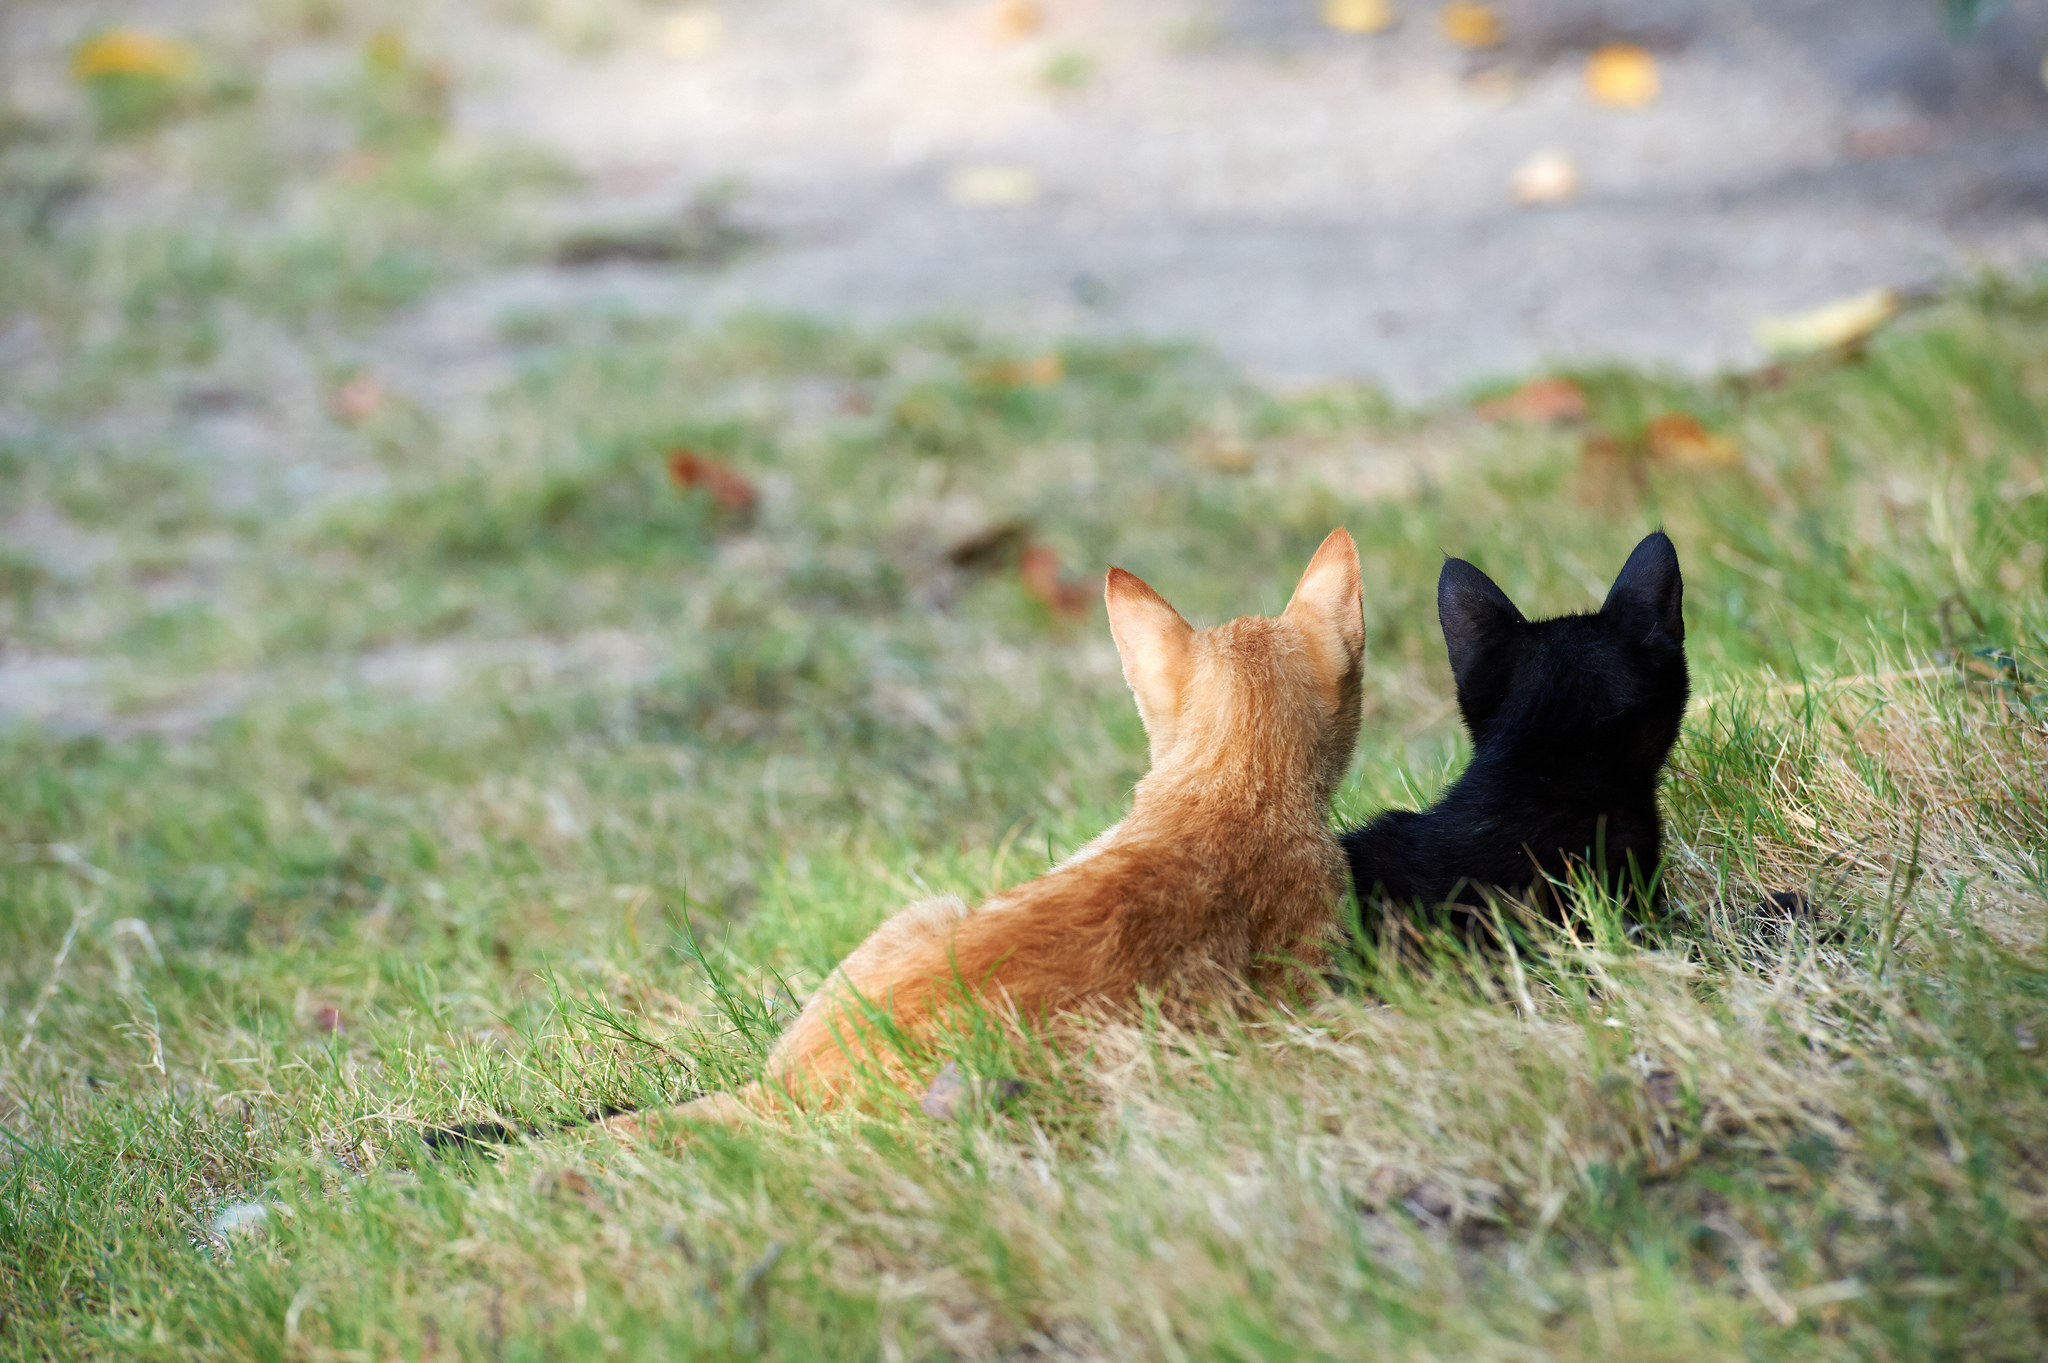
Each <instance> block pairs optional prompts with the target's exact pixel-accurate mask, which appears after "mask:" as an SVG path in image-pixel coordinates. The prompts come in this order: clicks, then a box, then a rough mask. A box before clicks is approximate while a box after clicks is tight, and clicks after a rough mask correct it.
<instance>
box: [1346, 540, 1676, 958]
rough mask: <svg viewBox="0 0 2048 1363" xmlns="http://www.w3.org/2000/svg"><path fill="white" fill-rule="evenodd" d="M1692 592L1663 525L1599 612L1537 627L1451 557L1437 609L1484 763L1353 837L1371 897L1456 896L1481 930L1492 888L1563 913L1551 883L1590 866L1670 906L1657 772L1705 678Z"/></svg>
mask: <svg viewBox="0 0 2048 1363" xmlns="http://www.w3.org/2000/svg"><path fill="white" fill-rule="evenodd" d="M1683 597H1684V584H1683V583H1682V582H1681V581H1680V579H1679V574H1678V552H1677V550H1675V549H1673V548H1672V546H1671V541H1670V539H1669V538H1667V537H1666V536H1665V535H1664V533H1663V532H1662V531H1659V532H1657V533H1655V534H1652V535H1651V536H1650V537H1649V538H1647V539H1645V540H1644V541H1643V542H1642V543H1641V544H1638V545H1637V546H1636V548H1635V552H1634V553H1632V554H1630V555H1629V556H1628V563H1627V564H1626V565H1624V566H1623V568H1622V570H1621V576H1619V577H1617V578H1616V579H1615V580H1614V587H1613V590H1611V591H1609V592H1608V593H1607V601H1606V603H1605V604H1604V605H1602V606H1601V607H1600V609H1599V611H1597V612H1596V613H1594V614H1591V615H1562V616H1559V617H1558V618H1557V619H1555V620H1538V621H1536V622H1534V623H1533V624H1532V623H1531V622H1529V621H1528V620H1525V619H1523V618H1522V613H1521V612H1520V611H1519V610H1516V609H1515V603H1514V602H1512V601H1510V600H1508V598H1507V596H1506V595H1505V594H1504V593H1503V592H1502V591H1501V589H1500V588H1499V587H1496V586H1495V585H1494V584H1493V581H1492V579H1490V578H1488V577H1487V576H1486V574H1484V573H1482V572H1480V571H1479V570H1478V569H1477V568H1475V567H1473V566H1472V565H1471V564H1469V563H1467V562H1465V561H1464V560H1463V559H1455V558H1454V559H1451V560H1449V561H1448V562H1446V563H1445V564H1444V571H1443V576H1442V577H1441V578H1439V579H1438V580H1437V588H1436V608H1437V616H1438V618H1439V619H1440V620H1441V621H1442V622H1443V628H1444V643H1445V644H1446V645H1447V646H1448V647H1449V649H1450V654H1451V674H1452V675H1453V676H1454V677H1455V678H1456V679H1457V683H1458V709H1459V710H1460V711H1461V712H1462V713H1463V714H1464V717H1465V727H1466V729H1467V730H1469V731H1470V732H1471V735H1472V748H1473V753H1472V764H1471V766H1469V767H1467V768H1466V769H1465V774H1464V775H1463V776H1460V777H1459V778H1458V780H1457V782H1456V783H1455V784H1453V785H1452V786H1451V788H1450V789H1449V790H1447V791H1445V792H1444V793H1443V795H1442V796H1441V797H1439V798H1438V800H1437V802H1436V803H1435V804H1434V805H1432V806H1430V807H1429V808H1428V809H1426V810H1424V811H1422V812H1421V813H1419V814H1418V813H1414V812H1411V811H1409V810H1389V811H1387V812H1386V813H1384V814H1382V815H1380V816H1379V817H1378V818H1376V819H1374V820H1373V821H1372V822H1370V823H1368V824H1366V825H1365V826H1364V827H1363V828H1354V829H1352V830H1351V831H1350V832H1348V833H1346V834H1345V835H1344V838H1343V842H1344V850H1345V852H1346V853H1347V854H1348V855H1349V856H1350V858H1351V881H1352V884H1353V886H1354V887H1356V889H1357V891H1358V899H1359V903H1360V904H1361V905H1364V906H1367V907H1368V909H1369V910H1370V909H1373V908H1377V907H1379V906H1382V905H1392V906H1401V907H1406V906H1409V905H1422V906H1425V907H1426V908H1427V907H1436V906H1449V913H1450V919H1451V921H1452V922H1454V923H1456V924H1457V925H1459V926H1460V927H1463V928H1465V929H1466V930H1467V931H1473V930H1479V929H1482V928H1483V924H1484V921H1485V920H1484V919H1483V918H1482V916H1481V915H1480V914H1479V913H1476V912H1474V910H1478V909H1483V908H1484V906H1485V903H1486V899H1485V891H1487V890H1497V891H1502V892H1505V893H1507V894H1510V895H1522V894H1527V893H1529V892H1530V891H1531V890H1532V888H1533V889H1534V891H1535V895H1536V897H1537V898H1538V899H1539V901H1540V902H1542V903H1543V904H1544V905H1545V906H1546V907H1547V908H1549V909H1550V910H1551V911H1553V912H1555V909H1556V904H1555V895H1554V890H1553V889H1552V887H1551V884H1550V881H1551V880H1552V879H1559V880H1561V879H1563V878H1564V877H1565V875H1566V872H1567V868H1568V867H1571V866H1577V867H1581V868H1583V869H1585V870H1589V871H1591V872H1592V873H1593V874H1594V875H1595V876H1597V877H1598V878H1599V879H1600V881H1601V882H1602V883H1603V884H1604V885H1605V886H1606V887H1607V889H1608V891H1609V893H1611V894H1613V895H1615V896H1617V897H1618V898H1620V899H1622V900H1623V901H1624V902H1626V903H1628V904H1629V905H1630V907H1631V909H1632V910H1633V911H1635V912H1637V913H1648V912H1651V911H1654V910H1655V909H1656V908H1657V907H1658V902H1657V901H1658V900H1659V898H1660V897H1661V896H1660V894H1659V892H1658V891H1657V889H1656V887H1655V882H1654V877H1655V876H1656V874H1657V871H1658V863H1659V861H1660V860H1661V859H1662V857H1663V843H1664V839H1663V826H1662V820H1661V819H1660V818H1659V816H1658V813H1657V780H1658V777H1659V775H1660V774H1661V772H1662V771H1663V767H1664V759H1665V758H1666V757H1668V756H1669V755H1670V753H1671V745H1672V744H1673V743H1674V742H1676V741H1677V739H1678V726H1679V722H1680V720H1682V719H1683V718H1684V716H1685V701H1686V694H1687V691H1688V686H1689V683H1688V679H1687V676H1686V670H1685V621H1684V618H1683V616H1682V613H1681V610H1680V607H1681V605H1682V601H1683ZM1368 921H1370V917H1368Z"/></svg>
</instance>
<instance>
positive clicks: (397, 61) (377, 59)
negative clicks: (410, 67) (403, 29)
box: [363, 28, 406, 76]
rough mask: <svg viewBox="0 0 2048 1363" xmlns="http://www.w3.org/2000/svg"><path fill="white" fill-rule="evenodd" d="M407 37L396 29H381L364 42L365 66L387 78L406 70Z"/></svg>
mask: <svg viewBox="0 0 2048 1363" xmlns="http://www.w3.org/2000/svg"><path fill="white" fill-rule="evenodd" d="M405 57H406V51H405V35H404V34H403V33H400V32H399V31H398V30H397V29H395V28H380V29H378V30H377V31H376V32H375V33H372V34H371V35H370V36H369V37H368V38H367V39H365V40H364V41H363V64H364V65H365V66H367V67H369V68H370V69H371V70H372V71H377V72H380V73H382V74H384V75H387V76H395V75H399V74H400V73H402V72H403V71H404V70H405Z"/></svg>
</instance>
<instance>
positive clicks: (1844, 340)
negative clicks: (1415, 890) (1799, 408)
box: [1756, 289, 1900, 356]
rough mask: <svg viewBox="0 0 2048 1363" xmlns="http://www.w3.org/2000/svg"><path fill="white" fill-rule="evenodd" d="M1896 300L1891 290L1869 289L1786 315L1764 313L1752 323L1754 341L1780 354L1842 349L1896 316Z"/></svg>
mask: <svg viewBox="0 0 2048 1363" xmlns="http://www.w3.org/2000/svg"><path fill="white" fill-rule="evenodd" d="M1899 304H1900V299H1899V295H1898V294H1897V293H1895V292H1894V291H1893V290H1891V289H1872V290H1870V291H1869V292H1868V293H1859V294H1857V295H1856V296H1855V297H1853V298H1841V299H1837V300H1835V301H1834V302H1832V303H1826V304H1823V305H1822V306H1820V307H1817V308H1813V309H1810V310H1809V311H1806V312H1799V313H1793V314H1792V315H1791V316H1788V317H1767V318H1765V319H1764V320H1763V321H1761V322H1758V323H1757V324H1756V339H1757V344H1759V345H1761V346H1762V347H1763V348H1764V349H1765V350H1768V351H1770V352H1771V353H1772V354H1773V355H1781V356H1785V355H1812V354H1817V353H1819V352H1820V351H1823V350H1841V349H1846V348H1847V347H1849V346H1852V345H1855V344H1856V343H1857V342H1859V341H1862V340H1864V339H1866V338H1867V337H1868V336H1869V335H1870V334H1871V333H1872V332H1874V331H1876V330H1877V329H1878V328H1879V327H1881V326H1883V325H1884V324H1885V323H1886V322H1889V321H1891V320H1892V318H1894V317H1896V316H1898V314H1899Z"/></svg>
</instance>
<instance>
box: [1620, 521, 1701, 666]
mask: <svg viewBox="0 0 2048 1363" xmlns="http://www.w3.org/2000/svg"><path fill="white" fill-rule="evenodd" d="M1684 607H1685V581H1684V579H1683V578H1681V577H1680V576H1679V573H1678V550H1677V549H1676V548H1674V547H1672V544H1671V537H1670V536H1669V535H1666V534H1665V533H1664V532H1663V531H1662V530H1655V531H1652V532H1651V533H1650V534H1648V535H1646V536H1645V537H1644V538H1643V542H1642V543H1641V544H1638V545H1637V546H1636V548H1635V552H1634V553H1632V554H1630V555H1629V556H1628V562H1627V563H1624V564H1623V565H1622V566H1621V576H1619V577H1617V578H1615V579H1614V586H1613V588H1612V589H1611V590H1610V591H1609V592H1608V593H1607V601H1606V604H1604V605H1602V606H1601V607H1600V613H1601V614H1603V615H1610V616H1630V617H1633V618H1636V619H1640V620H1643V621H1645V622H1646V623H1648V624H1651V625H1654V626H1656V627H1657V628H1658V629H1660V630H1662V631H1663V632H1664V633H1665V634H1667V635H1669V636H1670V638H1671V640H1672V642H1674V643H1679V644H1682V643H1684V642H1685V610H1684Z"/></svg>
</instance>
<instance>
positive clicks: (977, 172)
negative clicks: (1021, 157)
mask: <svg viewBox="0 0 2048 1363" xmlns="http://www.w3.org/2000/svg"><path fill="white" fill-rule="evenodd" d="M946 196H947V197H948V198H950V199H952V201H953V202H954V203H957V204H966V205H969V206H970V207H974V208H1014V207H1016V206H1018V205H1019V204H1028V203H1031V202H1032V201H1033V200H1035V199H1037V198H1038V174H1037V172H1035V171H1033V170H1032V169H1031V168H1030V167H1028V166H963V167H961V168H960V169H959V170H956V171H954V172H953V174H952V176H951V178H949V179H948V180H947V181H946Z"/></svg>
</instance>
